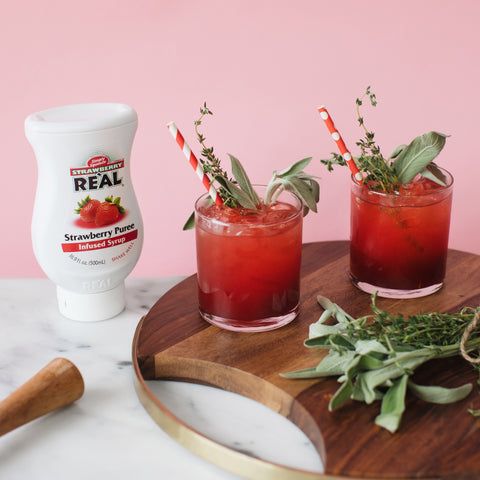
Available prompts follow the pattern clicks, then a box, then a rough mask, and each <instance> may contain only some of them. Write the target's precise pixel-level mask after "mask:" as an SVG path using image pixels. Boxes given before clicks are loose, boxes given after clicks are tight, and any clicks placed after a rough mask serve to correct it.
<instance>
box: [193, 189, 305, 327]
mask: <svg viewBox="0 0 480 480" xmlns="http://www.w3.org/2000/svg"><path fill="white" fill-rule="evenodd" d="M256 189H257V191H258V192H259V194H261V193H262V192H261V189H260V187H256ZM302 219H303V209H302V202H301V201H300V200H299V199H298V198H297V197H296V196H295V195H293V194H291V193H289V192H283V193H282V195H281V196H280V198H279V199H277V201H276V202H275V203H274V204H272V205H267V206H263V207H262V208H261V209H260V210H246V209H231V208H228V207H225V206H223V205H222V206H217V205H214V204H212V202H211V201H210V199H209V198H208V196H207V195H204V196H202V197H201V198H200V199H199V200H198V201H197V203H196V205H195V230H196V245H197V265H198V295H199V307H200V313H201V315H202V317H203V318H204V319H206V320H207V321H209V322H210V323H213V324H216V325H218V326H220V327H222V328H226V329H230V330H241V331H263V330H271V329H273V328H277V327H280V326H282V325H285V324H286V323H288V322H290V321H291V320H293V319H294V318H295V316H296V314H297V312H298V305H299V296H300V263H301V250H302Z"/></svg>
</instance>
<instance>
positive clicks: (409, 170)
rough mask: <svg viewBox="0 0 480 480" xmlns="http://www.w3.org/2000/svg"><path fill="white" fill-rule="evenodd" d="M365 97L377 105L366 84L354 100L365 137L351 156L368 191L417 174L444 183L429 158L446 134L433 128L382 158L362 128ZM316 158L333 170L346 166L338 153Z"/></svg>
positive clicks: (394, 184) (388, 187) (391, 189)
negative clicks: (354, 154) (327, 157)
mask: <svg viewBox="0 0 480 480" xmlns="http://www.w3.org/2000/svg"><path fill="white" fill-rule="evenodd" d="M365 97H368V99H369V100H370V104H371V105H372V106H373V107H375V106H376V105H377V98H376V96H375V94H374V93H372V91H371V88H370V87H367V89H366V91H365V93H364V94H363V95H362V96H361V97H360V98H357V100H356V108H357V117H358V118H357V120H358V123H359V125H360V126H361V127H362V128H363V130H364V132H365V138H362V139H360V140H359V141H358V142H356V145H357V146H358V147H360V151H361V155H360V156H359V157H354V160H355V163H356V165H357V167H358V169H359V170H360V171H361V172H362V173H364V180H363V183H364V184H366V185H367V186H368V187H369V188H370V189H372V190H378V191H384V192H390V193H391V192H394V191H396V190H398V188H399V186H400V185H404V184H407V183H410V182H411V181H412V180H413V179H414V178H415V177H416V176H417V175H418V174H421V175H422V176H424V177H426V178H429V179H430V180H432V181H434V182H436V183H439V184H440V185H445V176H444V174H443V173H442V171H441V170H440V169H439V168H438V166H437V165H436V164H435V163H434V162H433V160H434V159H435V158H436V157H437V156H438V154H439V153H440V152H441V150H442V149H443V147H444V145H445V141H446V138H447V137H448V135H444V134H443V133H439V132H434V131H432V132H429V133H426V134H424V135H421V136H419V137H416V138H415V139H413V140H412V142H410V144H409V145H399V146H398V147H397V148H395V150H394V151H393V152H392V154H391V155H390V156H389V157H388V158H385V157H384V156H383V154H382V153H381V151H380V147H379V146H378V145H377V143H376V141H375V134H374V133H373V132H372V131H369V130H368V129H367V128H366V126H365V122H364V119H363V117H362V116H361V114H360V107H361V106H362V105H363V102H364V99H365ZM320 161H321V162H322V163H323V164H324V165H326V166H327V169H328V170H329V171H332V170H333V165H342V166H347V162H346V161H345V160H344V159H343V157H342V156H341V155H339V154H338V153H332V157H331V158H329V159H324V160H320Z"/></svg>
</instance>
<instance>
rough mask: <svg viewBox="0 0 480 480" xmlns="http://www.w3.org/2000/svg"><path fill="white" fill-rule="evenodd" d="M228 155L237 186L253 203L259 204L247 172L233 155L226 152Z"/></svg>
mask: <svg viewBox="0 0 480 480" xmlns="http://www.w3.org/2000/svg"><path fill="white" fill-rule="evenodd" d="M228 156H229V157H230V162H231V165H232V174H233V176H234V177H235V180H236V181H237V182H238V185H239V187H240V188H241V189H242V190H243V191H244V192H245V193H246V194H247V195H248V197H249V198H250V200H251V201H252V203H253V204H254V205H256V206H257V205H259V204H260V198H259V196H258V195H257V192H256V191H255V189H254V188H253V186H252V183H251V182H250V179H249V178H248V175H247V172H246V171H245V169H244V168H243V166H242V164H241V163H240V161H239V160H238V159H236V158H235V157H234V156H233V155H230V154H228Z"/></svg>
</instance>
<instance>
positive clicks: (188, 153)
mask: <svg viewBox="0 0 480 480" xmlns="http://www.w3.org/2000/svg"><path fill="white" fill-rule="evenodd" d="M167 127H168V129H169V130H170V133H171V134H172V137H173V138H174V139H175V141H176V142H177V143H178V146H179V147H180V148H181V149H182V151H183V153H184V155H185V157H186V158H187V160H188V161H189V163H190V165H191V166H192V168H193V169H194V170H195V171H196V172H197V175H198V178H200V180H201V181H202V183H203V185H204V187H205V188H206V189H207V191H208V193H209V195H210V197H212V200H213V201H214V202H215V203H216V204H217V205H223V200H222V197H220V195H219V194H218V193H217V191H216V190H215V187H214V186H213V185H212V181H211V180H210V177H209V176H208V175H207V174H206V173H205V172H204V171H203V168H202V164H201V163H200V162H199V161H198V159H197V157H196V156H195V154H194V153H193V152H192V150H191V149H190V147H189V146H188V145H187V142H185V139H184V138H183V135H182V134H181V133H180V130H178V128H177V126H176V125H175V122H170V123H168V124H167Z"/></svg>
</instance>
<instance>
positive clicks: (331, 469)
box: [134, 241, 480, 480]
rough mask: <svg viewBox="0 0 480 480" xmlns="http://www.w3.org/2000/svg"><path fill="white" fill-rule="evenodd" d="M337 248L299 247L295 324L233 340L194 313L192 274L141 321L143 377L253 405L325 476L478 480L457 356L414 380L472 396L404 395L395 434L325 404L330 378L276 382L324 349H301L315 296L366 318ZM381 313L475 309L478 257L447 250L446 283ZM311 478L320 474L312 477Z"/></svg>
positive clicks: (476, 400) (341, 245)
mask: <svg viewBox="0 0 480 480" xmlns="http://www.w3.org/2000/svg"><path fill="white" fill-rule="evenodd" d="M348 248H349V244H348V242H345V241H339V242H321V243H312V244H306V245H304V247H303V259H302V282H301V309H300V314H299V316H298V317H297V319H296V320H294V321H293V322H292V323H291V324H289V325H287V326H285V327H282V328H280V329H278V330H273V331H270V332H262V333H238V332H230V331H226V330H221V329H219V328H217V327H215V326H211V325H210V324H208V323H206V322H205V321H203V320H202V319H201V317H200V316H199V314H198V311H197V293H196V288H197V287H196V277H195V276H192V277H189V278H188V279H186V280H185V281H183V282H182V283H180V284H178V285H177V286H175V287H174V288H173V289H172V290H170V291H169V292H167V294H165V295H164V296H163V297H162V298H161V299H160V300H159V301H158V302H157V303H156V304H155V305H154V306H153V307H152V309H151V310H150V312H149V313H148V314H147V315H146V316H145V317H144V318H143V319H142V321H141V323H140V324H139V327H138V328H137V334H136V336H135V339H134V352H135V356H136V358H134V362H138V371H139V372H141V376H142V380H150V379H155V378H164V379H176V380H181V381H188V382H194V383H202V384H207V385H212V386H215V387H219V388H222V389H225V390H228V391H232V392H236V393H239V394H241V395H244V396H247V397H249V398H252V399H254V400H257V401H259V402H261V403H263V404H265V405H267V406H268V407H270V408H272V409H273V410H275V411H276V412H279V413H281V414H282V415H284V416H285V417H287V418H289V419H290V420H291V421H292V422H294V423H295V424H296V425H297V426H299V428H301V429H302V430H303V431H304V432H305V433H306V434H307V435H308V437H309V438H310V439H311V441H312V442H313V444H314V445H315V446H316V448H317V449H318V451H319V453H320V455H321V456H322V458H323V460H324V464H325V470H326V474H329V475H338V476H343V477H356V478H382V479H388V478H443V479H457V480H458V479H477V478H480V448H479V445H480V419H475V418H474V417H473V416H471V415H470V414H469V413H468V412H467V409H468V408H469V407H470V406H473V407H474V408H480V396H479V395H478V388H476V387H477V380H478V373H476V372H475V371H474V369H473V368H472V367H471V366H470V365H469V364H467V363H466V362H465V361H464V360H463V359H462V358H461V357H455V358H451V359H448V360H442V361H432V362H429V363H427V364H426V365H424V366H423V367H422V368H420V369H419V370H418V372H417V373H416V374H415V379H416V381H417V383H420V384H432V383H433V384H440V385H444V386H458V385H461V384H463V383H466V382H467V381H469V382H472V383H473V384H474V389H473V391H472V393H471V394H470V395H469V396H468V397H467V398H466V399H465V400H463V401H461V402H458V403H456V404H452V405H436V406H434V405H432V404H427V403H424V402H422V401H420V400H417V399H415V398H413V397H408V400H407V410H406V413H405V414H404V418H403V421H402V424H401V427H400V429H399V430H398V431H397V433H395V434H393V435H392V434H390V433H389V432H388V431H386V430H384V429H381V428H380V427H377V426H375V424H374V418H375V416H376V415H377V414H378V412H379V403H378V402H376V403H375V404H373V405H369V406H367V405H365V404H363V403H362V404H360V403H357V402H353V401H352V402H349V403H348V404H346V405H344V406H342V407H341V408H339V409H338V410H336V411H335V412H333V413H332V412H329V411H328V402H329V400H330V398H331V396H332V395H333V393H334V392H335V391H336V389H337V388H338V383H337V382H336V380H335V379H334V378H327V379H320V380H318V379H317V380H291V379H285V378H282V377H280V376H279V373H281V372H288V371H291V370H297V369H301V368H307V367H311V366H314V365H316V364H317V363H318V362H319V361H320V359H321V358H322V356H323V355H324V352H322V351H320V350H318V349H307V348H306V347H304V346H303V341H304V340H305V339H306V338H307V336H308V327H309V325H310V324H311V323H313V322H315V321H316V320H317V319H318V318H319V316H320V315H321V313H322V309H321V308H320V307H319V306H318V304H317V302H316V296H317V295H318V294H321V295H323V296H325V297H327V298H329V299H331V300H332V301H333V302H335V303H338V304H339V305H340V306H341V307H342V308H343V309H344V310H346V311H347V312H348V313H350V314H351V315H352V316H354V317H357V316H361V315H365V314H367V313H369V312H370V296H369V295H367V294H365V293H363V292H361V291H359V290H358V289H356V288H355V287H354V286H353V285H352V284H351V283H350V280H349V277H348V270H349V269H348V262H349V255H348ZM377 305H378V306H379V307H380V308H383V309H386V310H389V311H391V312H402V313H403V314H406V315H408V314H414V313H419V312H421V311H425V312H430V311H435V310H438V311H442V312H446V311H450V312H456V311H458V310H459V309H460V308H461V307H463V306H474V307H475V306H478V305H480V257H479V256H476V255H473V254H469V253H465V252H460V251H456V250H450V251H449V256H448V262H447V276H446V280H445V286H444V288H443V289H441V290H440V291H439V292H437V293H435V294H433V295H431V296H429V297H425V298H422V299H411V300H391V299H378V300H377ZM319 478H321V476H320V475H319Z"/></svg>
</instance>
